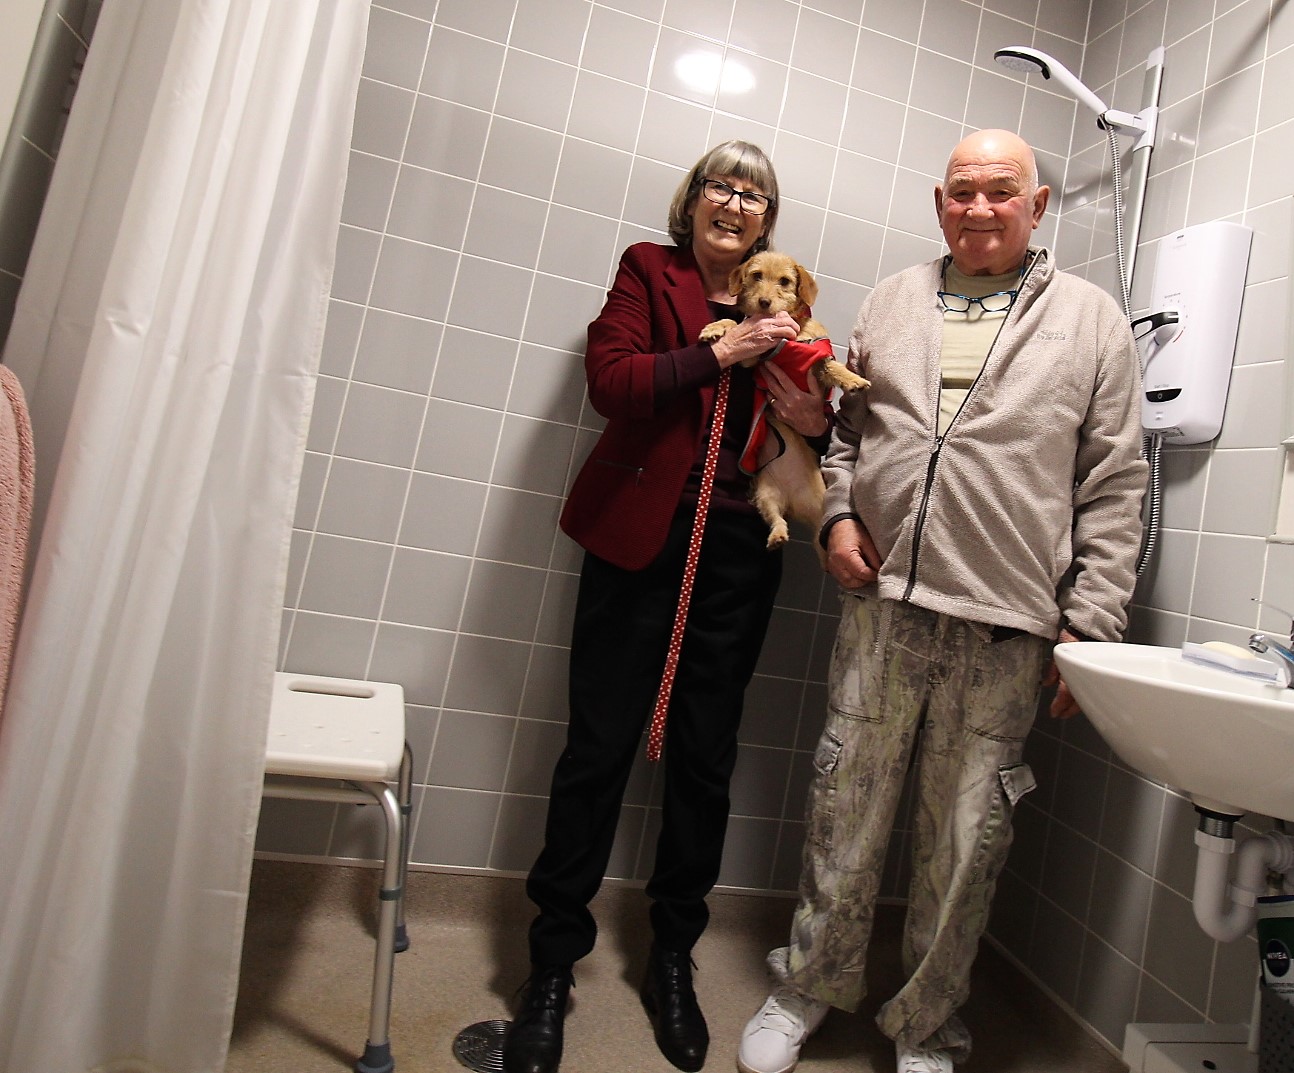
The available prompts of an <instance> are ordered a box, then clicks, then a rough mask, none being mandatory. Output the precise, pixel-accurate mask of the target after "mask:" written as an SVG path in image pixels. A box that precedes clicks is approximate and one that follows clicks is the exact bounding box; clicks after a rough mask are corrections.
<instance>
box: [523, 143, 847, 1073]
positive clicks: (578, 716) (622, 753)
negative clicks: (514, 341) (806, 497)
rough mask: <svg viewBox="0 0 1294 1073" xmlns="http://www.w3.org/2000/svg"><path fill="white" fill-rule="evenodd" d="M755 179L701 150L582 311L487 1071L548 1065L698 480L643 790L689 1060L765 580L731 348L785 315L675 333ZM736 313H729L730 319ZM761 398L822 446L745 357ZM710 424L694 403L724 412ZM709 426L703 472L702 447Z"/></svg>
mask: <svg viewBox="0 0 1294 1073" xmlns="http://www.w3.org/2000/svg"><path fill="white" fill-rule="evenodd" d="M777 198H778V190H777V178H776V176H775V174H774V172H773V166H772V163H771V162H770V161H769V159H768V158H767V157H766V156H765V155H764V153H763V151H762V150H760V149H759V148H758V147H756V146H754V145H751V144H749V143H747V142H740V141H730V142H724V143H723V144H721V145H718V146H715V147H714V148H713V149H711V150H710V151H709V152H708V153H706V154H705V156H703V157H702V158H701V159H700V160H699V161H698V162H697V164H696V166H695V167H694V168H692V169H691V170H690V171H689V172H688V173H687V175H686V177H685V178H684V179H683V182H682V183H681V185H680V186H679V188H678V191H677V193H676V194H675V196H674V200H673V202H672V204H671V205H670V211H669V233H670V237H671V238H672V239H673V240H674V243H675V244H674V245H673V246H664V245H656V244H654V243H647V242H642V243H637V244H635V245H633V246H630V247H629V248H628V249H627V250H626V251H625V252H624V255H623V256H622V258H621V260H620V267H619V271H618V272H617V274H616V278H615V282H614V283H613V285H612V287H611V290H610V291H609V292H608V295H607V300H606V304H605V305H604V306H603V308H602V312H601V313H600V314H599V315H598V317H597V319H596V320H594V321H593V323H592V324H590V325H589V330H588V350H587V354H586V357H585V369H586V373H587V378H588V391H589V399H590V401H591V402H592V403H593V406H594V408H595V409H596V410H597V411H598V412H599V413H600V414H602V415H603V416H604V417H605V418H606V427H605V429H604V430H603V432H602V435H601V437H600V438H599V440H598V442H597V444H596V446H595V447H594V448H593V451H592V453H591V454H590V456H589V458H588V460H587V461H586V462H585V463H584V466H583V468H582V469H581V471H580V473H579V476H578V477H577V478H576V481H575V484H574V487H573V488H572V490H571V494H570V497H569V499H568V501H567V503H566V507H565V510H564V512H563V514H562V528H563V529H564V530H565V531H566V533H567V534H569V535H570V536H571V537H572V538H573V539H574V540H575V541H577V542H578V543H579V544H580V545H581V546H582V547H583V548H584V549H585V556H584V563H583V568H582V571H581V574H580V587H579V597H578V601H577V604H576V608H575V623H574V632H573V637H572V641H571V659H570V720H569V730H568V737H567V744H566V748H565V750H564V751H563V753H562V755H561V757H560V759H559V760H558V762H557V766H556V770H555V771H554V773H553V782H552V791H551V795H550V798H549V805H548V821H547V827H546V831H545V843H544V848H543V851H542V852H541V853H540V855H539V858H538V860H537V861H536V862H535V865H534V867H533V869H532V870H531V873H530V877H529V881H528V883H527V887H526V889H527V893H528V894H529V896H530V898H531V900H532V901H534V903H535V904H536V905H537V906H538V907H539V914H538V916H537V917H536V918H535V921H534V923H533V924H532V925H531V928H530V937H529V938H530V960H531V966H532V972H531V976H530V978H529V980H528V981H527V983H526V986H525V988H524V989H523V991H522V997H521V1000H520V1004H519V1009H518V1012H517V1016H516V1019H515V1020H514V1022H513V1024H512V1027H511V1029H510V1030H509V1033H508V1037H507V1039H506V1041H505V1047H504V1055H503V1066H504V1070H505V1071H506V1073H552V1071H554V1070H556V1069H557V1067H558V1063H559V1062H560V1060H561V1052H562V1032H563V1021H564V1018H565V1013H566V1002H567V997H568V993H569V989H570V986H571V983H572V972H571V966H572V965H573V964H574V962H576V961H578V960H579V959H580V958H582V957H583V956H584V955H585V954H587V953H588V952H589V951H590V950H592V948H593V944H594V939H595V937H596V935H597V925H596V923H595V922H594V919H593V916H592V914H591V913H590V912H589V908H588V905H589V902H590V900H591V899H592V897H593V895H594V894H595V893H596V892H597V890H598V887H599V885H600V884H601V882H602V879H603V877H604V875H605V872H606V867H607V862H608V859H609V857H610V853H611V847H612V843H613V841H614V839H615V833H616V823H617V819H618V817H619V814H620V804H621V800H622V797H623V795H624V790H625V784H626V782H627V780H628V777H629V772H630V768H631V766H632V764H633V759H634V754H635V751H636V750H637V749H638V747H639V744H640V741H641V738H642V733H643V728H644V726H645V725H646V723H647V721H648V718H649V716H650V715H651V714H652V711H653V707H654V706H655V704H656V700H657V696H658V691H659V689H660V686H661V678H662V669H663V667H664V666H665V664H666V658H667V649H668V648H669V644H670V638H671V632H672V628H673V626H674V620H675V615H676V611H677V608H678V606H679V594H680V589H681V587H682V586H683V579H684V572H685V568H686V562H687V558H688V549H689V542H690V539H691V535H692V530H693V523H694V522H695V521H696V519H697V516H698V509H697V505H698V500H699V499H700V498H701V493H702V488H703V486H704V487H706V488H707V491H709V495H708V512H707V513H706V516H705V520H704V530H703V532H704V540H703V542H702V544H701V550H700V557H699V561H698V563H697V565H696V569H695V575H694V584H693V588H692V595H691V603H690V609H689V611H688V614H687V620H686V621H687V627H686V632H685V634H684V636H683V642H682V646H681V649H680V651H679V655H678V665H677V673H676V676H675V678H674V685H673V691H672V695H671V699H670V701H669V707H668V721H667V724H666V730H665V739H664V743H665V758H664V764H665V771H664V776H665V777H664V801H663V808H662V815H661V826H660V834H659V836H658V838H657V842H656V861H655V867H654V870H653V872H652V876H651V880H650V881H649V883H648V884H647V894H648V897H649V898H650V899H651V901H652V906H651V911H650V918H651V927H652V933H653V940H654V941H653V943H652V948H651V954H650V958H649V962H648V966H647V973H646V979H645V980H644V983H643V989H642V999H643V1004H644V1006H645V1007H646V1009H647V1012H648V1014H649V1016H650V1017H651V1020H652V1025H653V1027H654V1030H655V1035H656V1040H657V1043H658V1045H659V1046H660V1049H661V1051H662V1052H663V1053H664V1055H665V1057H666V1058H668V1059H669V1060H670V1061H671V1062H672V1063H673V1064H674V1065H675V1066H677V1067H678V1068H679V1069H683V1070H698V1069H700V1068H701V1066H702V1064H703V1063H704V1061H705V1053H706V1048H707V1046H708V1043H709V1034H708V1031H707V1029H706V1024H705V1018H704V1017H703V1016H702V1014H701V1010H700V1008H699V1006H698V1005H697V1001H696V997H695V994H694V992H693V989H692V968H691V950H692V946H693V944H695V943H696V941H697V939H698V938H699V937H700V935H701V933H702V931H703V930H704V929H705V926H706V922H707V919H708V910H707V908H706V904H705V898H706V895H707V894H708V893H709V892H710V889H711V888H712V887H713V886H714V883H715V880H716V879H717V878H718V874H719V863H720V858H721V856H722V852H723V840H724V832H725V829H726V827H727V822H728V784H729V780H730V778H731V775H732V770H733V765H734V763H735V761H736V756H737V727H738V724H739V723H740V721H741V711H742V699H743V694H744V691H745V689H746V686H747V684H748V683H749V681H750V678H751V675H752V674H753V673H754V669H755V663H756V660H757V658H758V655H759V649H760V646H761V644H762V643H763V640H764V634H765V631H766V630H767V628H768V622H769V617H770V616H771V614H772V610H773V599H774V596H775V594H776V592H777V586H778V583H779V581H780V579H781V570H782V561H781V554H780V552H776V551H775V552H770V551H769V550H767V549H766V547H765V543H766V538H767V529H766V527H765V526H764V524H763V522H762V520H761V519H760V517H759V515H758V514H757V513H756V512H755V510H754V508H753V507H752V506H751V505H750V503H749V501H748V498H747V496H748V492H749V478H748V477H747V476H746V475H745V474H744V473H743V472H742V471H741V469H740V467H739V465H738V460H739V456H740V453H741V450H742V447H743V446H744V445H745V442H746V439H747V436H748V434H749V432H750V424H751V413H752V403H753V392H754V381H753V376H752V373H751V372H750V370H749V369H746V368H744V367H742V366H741V365H740V364H739V362H741V361H742V360H743V359H748V358H751V357H755V356H758V355H761V354H764V353H765V352H767V351H768V350H770V349H771V348H772V347H774V346H775V345H777V344H778V343H779V342H781V341H783V340H787V339H793V338H794V337H795V335H796V332H797V328H796V324H795V322H794V321H793V320H792V319H791V317H790V316H789V315H788V314H786V313H779V314H777V315H776V316H771V317H765V318H760V319H748V320H745V321H742V322H741V323H739V324H738V325H737V327H736V328H734V329H733V330H731V331H730V332H729V333H728V334H727V335H725V336H723V338H721V339H719V340H718V341H717V342H715V343H714V344H713V345H705V344H700V343H698V342H697V341H696V340H697V338H698V336H699V334H700V332H701V329H702V328H703V327H704V326H705V325H706V324H708V323H709V322H711V321H713V320H716V319H719V318H721V317H725V316H732V315H733V312H734V311H733V310H732V308H731V304H732V302H733V296H732V295H731V294H729V292H728V276H729V273H731V271H732V270H733V269H734V268H735V267H736V266H737V265H739V264H740V263H741V262H742V261H743V260H745V258H747V257H748V256H750V254H751V253H753V252H755V251H757V250H759V249H763V248H766V247H767V245H768V243H769V241H770V239H771V237H772V232H773V225H774V223H775V222H776V220H777V211H778V201H777ZM738 316H739V314H738ZM764 370H765V375H766V377H767V378H768V381H769V390H770V393H771V395H772V403H773V406H774V409H775V411H776V412H777V413H778V414H779V416H780V417H781V418H782V419H783V420H784V421H785V422H786V423H787V424H790V425H792V426H793V427H794V428H795V429H796V430H797V431H798V432H800V433H802V434H804V435H805V436H806V437H808V438H809V439H810V441H811V442H813V441H814V440H815V438H816V439H817V440H818V445H819V446H820V447H825V444H826V441H827V438H828V434H829V432H830V422H831V411H830V408H829V407H828V406H827V405H826V404H825V402H824V399H823V396H822V394H821V392H820V391H819V390H817V389H816V386H815V387H811V388H810V390H809V391H801V390H799V389H798V388H797V387H796V386H795V385H794V384H792V383H791V381H790V380H789V379H788V378H787V377H786V376H785V375H784V374H782V373H781V370H779V369H777V368H775V367H773V366H772V365H771V364H769V365H766V366H764ZM719 398H724V401H725V403H726V410H725V415H724V417H723V418H722V420H721V422H720V423H719V424H718V427H716V423H715V421H714V414H715V412H716V410H719V409H724V407H721V406H716V400H717V399H719ZM712 437H718V449H717V452H718V453H717V459H716V460H715V463H714V465H713V472H712V479H706V478H705V476H704V469H705V460H706V455H707V449H708V448H709V445H710V441H711V438H712Z"/></svg>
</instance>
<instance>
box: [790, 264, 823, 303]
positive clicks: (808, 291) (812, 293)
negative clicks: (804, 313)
mask: <svg viewBox="0 0 1294 1073" xmlns="http://www.w3.org/2000/svg"><path fill="white" fill-rule="evenodd" d="M795 274H796V275H797V276H799V278H800V285H799V286H798V287H797V288H796V293H797V294H798V295H799V296H800V301H801V302H803V303H804V304H805V305H806V306H811V305H813V303H814V302H816V301H817V300H818V281H817V280H816V279H814V278H813V277H812V276H811V275H810V274H809V270H808V269H807V268H805V267H804V265H802V264H799V263H797V264H796V266H795Z"/></svg>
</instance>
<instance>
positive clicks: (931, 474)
mask: <svg viewBox="0 0 1294 1073" xmlns="http://www.w3.org/2000/svg"><path fill="white" fill-rule="evenodd" d="M1037 263H1038V258H1037V255H1036V254H1035V255H1034V257H1033V260H1032V262H1031V263H1030V265H1029V270H1028V271H1027V272H1026V273H1025V274H1024V278H1023V279H1021V280H1020V288H1019V289H1020V291H1023V290H1024V285H1025V282H1026V281H1027V280H1028V279H1029V277H1030V276H1032V275H1033V270H1034V267H1035V266H1036V265H1037ZM1018 296H1019V292H1017V297H1018ZM1014 312H1015V304H1014V303H1012V306H1011V308H1010V309H1008V310H1007V314H1006V316H1005V317H1003V318H1002V323H1001V324H999V325H998V329H997V334H996V335H994V336H993V342H992V343H991V344H989V348H988V353H987V354H985V355H984V364H983V365H981V366H980V371H979V373H978V374H977V375H976V377H975V379H974V380H973V381H972V382H971V386H970V389H969V390H968V391H967V392H966V396H965V398H963V399H962V403H961V406H959V407H957V412H956V413H955V414H953V418H952V420H951V421H949V422H948V427H947V428H946V429H944V434H943V436H936V437H935V446H934V450H932V451H931V452H930V461H929V462H928V463H927V464H926V483H925V487H924V488H923V489H922V491H921V506H920V507H918V508H917V521H916V524H915V525H914V526H913V529H912V564H911V566H909V568H908V584H907V587H906V588H905V589H904V590H903V599H904V601H905V602H906V601H908V600H910V599H911V598H912V591H913V590H914V589H915V588H916V586H917V560H918V559H919V558H920V557H921V534H922V531H923V530H924V529H925V524H926V510H927V508H928V507H929V505H930V490H931V488H932V487H933V486H934V483H935V466H937V465H938V464H939V452H940V451H941V450H943V446H944V438H945V437H946V436H947V435H948V433H949V432H951V431H952V427H953V425H955V424H956V423H957V419H958V418H959V417H961V413H962V410H963V409H965V407H966V403H967V402H968V401H969V399H970V397H971V395H972V394H974V392H975V388H976V387H977V386H978V385H979V382H980V378H981V377H982V376H983V375H984V370H985V369H987V368H988V363H989V359H990V358H992V357H993V350H994V349H995V348H996V347H997V341H998V340H999V339H1000V338H1001V337H1002V329H1003V328H1005V327H1006V324H1007V321H1008V320H1010V319H1011V315H1012V314H1013V313H1014ZM942 390H943V389H942V386H941V388H940V391H942ZM935 427H936V428H938V427H939V393H938V392H936V394H935Z"/></svg>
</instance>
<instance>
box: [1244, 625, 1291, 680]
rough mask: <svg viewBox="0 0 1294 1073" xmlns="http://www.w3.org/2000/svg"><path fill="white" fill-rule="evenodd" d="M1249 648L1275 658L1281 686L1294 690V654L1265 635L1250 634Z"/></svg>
mask: <svg viewBox="0 0 1294 1073" xmlns="http://www.w3.org/2000/svg"><path fill="white" fill-rule="evenodd" d="M1249 648H1250V650H1251V651H1253V652H1257V653H1258V654H1259V655H1264V656H1274V657H1275V666H1276V670H1277V672H1278V674H1279V675H1280V683H1281V685H1283V686H1284V687H1285V688H1286V689H1294V652H1291V651H1290V650H1289V649H1288V648H1286V647H1285V646H1284V645H1283V644H1281V643H1280V642H1279V641H1274V640H1272V639H1271V638H1270V637H1268V636H1267V634H1265V633H1252V634H1250V635H1249Z"/></svg>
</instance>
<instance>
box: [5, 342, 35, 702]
mask: <svg viewBox="0 0 1294 1073" xmlns="http://www.w3.org/2000/svg"><path fill="white" fill-rule="evenodd" d="M0 388H3V390H4V399H3V401H0V717H3V712H4V707H3V704H4V701H3V698H4V691H5V686H6V685H8V682H9V663H10V660H11V659H12V658H13V646H14V639H15V637H16V636H17V633H18V616H19V614H20V613H21V611H22V595H23V580H24V573H25V570H26V564H27V536H28V533H29V531H30V529H31V506H32V492H33V483H34V480H35V473H36V455H35V451H34V450H33V447H32V438H31V418H30V417H29V416H28V413H27V400H26V399H25V398H24V396H23V392H22V385H21V384H19V383H18V377H17V376H15V375H14V372H13V370H12V369H10V368H9V367H8V366H7V365H0Z"/></svg>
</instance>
